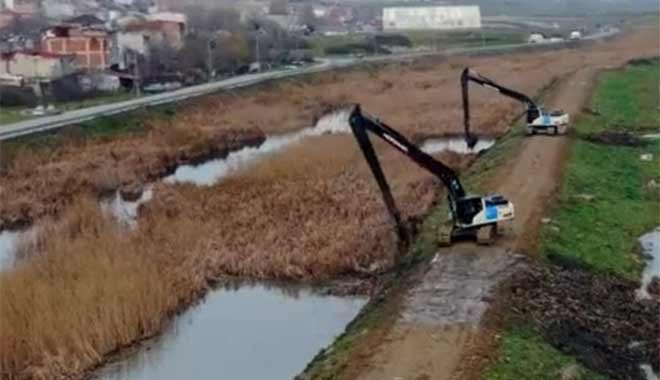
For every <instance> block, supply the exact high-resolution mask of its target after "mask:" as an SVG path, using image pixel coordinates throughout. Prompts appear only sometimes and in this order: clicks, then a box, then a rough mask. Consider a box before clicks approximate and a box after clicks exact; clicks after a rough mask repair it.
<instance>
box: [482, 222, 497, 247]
mask: <svg viewBox="0 0 660 380" xmlns="http://www.w3.org/2000/svg"><path fill="white" fill-rule="evenodd" d="M496 234H497V225H495V224H490V225H487V226H483V227H481V228H479V229H478V230H477V244H480V245H491V244H493V242H494V241H495V235H496Z"/></svg>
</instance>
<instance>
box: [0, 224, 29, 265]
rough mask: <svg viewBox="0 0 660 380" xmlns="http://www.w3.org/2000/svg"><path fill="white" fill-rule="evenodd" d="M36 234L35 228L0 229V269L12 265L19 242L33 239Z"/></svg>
mask: <svg viewBox="0 0 660 380" xmlns="http://www.w3.org/2000/svg"><path fill="white" fill-rule="evenodd" d="M36 236H37V234H36V229H35V228H29V229H26V230H4V231H0V271H3V270H7V269H10V268H11V267H13V266H14V264H15V263H16V260H17V257H16V253H17V251H18V249H19V245H20V244H21V242H23V241H25V240H26V239H35V238H36Z"/></svg>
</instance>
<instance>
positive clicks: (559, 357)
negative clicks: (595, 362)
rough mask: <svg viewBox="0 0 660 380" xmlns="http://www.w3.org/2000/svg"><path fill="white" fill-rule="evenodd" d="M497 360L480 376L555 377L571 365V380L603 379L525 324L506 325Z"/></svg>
mask: <svg viewBox="0 0 660 380" xmlns="http://www.w3.org/2000/svg"><path fill="white" fill-rule="evenodd" d="M502 339H503V340H502V351H501V356H500V359H499V362H498V363H497V365H496V366H494V367H492V368H490V369H489V370H488V371H487V372H486V373H485V374H484V378H486V379H489V380H514V379H515V380H557V379H561V378H562V376H561V374H562V371H570V370H569V368H570V367H571V366H574V367H575V370H576V371H575V374H576V377H574V378H573V379H574V380H599V379H605V377H603V376H600V375H598V374H596V373H594V372H592V371H590V370H588V369H585V368H584V367H582V366H580V365H578V364H577V362H576V361H575V359H574V358H572V357H570V356H568V355H565V354H563V353H562V352H561V351H559V350H557V349H555V348H553V347H552V346H550V345H549V344H547V343H545V342H544V341H543V339H542V338H541V336H540V335H538V334H537V333H535V332H534V331H532V330H531V329H528V328H525V327H513V326H512V327H510V328H509V329H507V331H506V334H504V336H503V338H502Z"/></svg>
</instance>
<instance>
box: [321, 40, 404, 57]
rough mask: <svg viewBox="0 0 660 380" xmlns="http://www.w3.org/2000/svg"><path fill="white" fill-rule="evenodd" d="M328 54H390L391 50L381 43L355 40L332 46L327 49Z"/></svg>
mask: <svg viewBox="0 0 660 380" xmlns="http://www.w3.org/2000/svg"><path fill="white" fill-rule="evenodd" d="M325 53H326V54H332V55H348V54H360V53H362V54H373V53H376V54H390V53H391V52H390V51H389V50H387V49H385V48H383V47H382V46H380V45H375V46H374V44H371V43H367V42H353V43H349V44H345V45H338V46H331V47H328V48H326V49H325Z"/></svg>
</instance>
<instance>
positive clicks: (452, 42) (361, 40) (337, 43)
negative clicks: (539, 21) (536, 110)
mask: <svg viewBox="0 0 660 380" xmlns="http://www.w3.org/2000/svg"><path fill="white" fill-rule="evenodd" d="M400 34H401V35H403V36H405V37H407V38H408V39H409V40H410V42H411V43H412V48H415V47H426V48H428V49H437V50H442V49H449V48H458V47H476V46H482V45H484V46H494V45H508V44H516V43H522V42H524V41H525V36H524V34H522V33H518V32H501V31H484V32H483V33H477V32H435V31H409V32H402V33H400ZM370 38H371V37H370V36H368V35H365V34H347V35H339V36H319V37H316V38H314V39H312V40H311V41H310V43H311V48H312V50H313V51H314V54H315V55H317V56H323V55H326V54H328V51H333V50H334V49H337V48H344V47H345V48H350V47H353V48H355V47H356V46H366V47H371V48H372V49H373V46H372V45H373V43H372V42H371V40H370ZM357 50H359V49H356V52H358V51H357ZM367 52H370V50H367Z"/></svg>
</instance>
